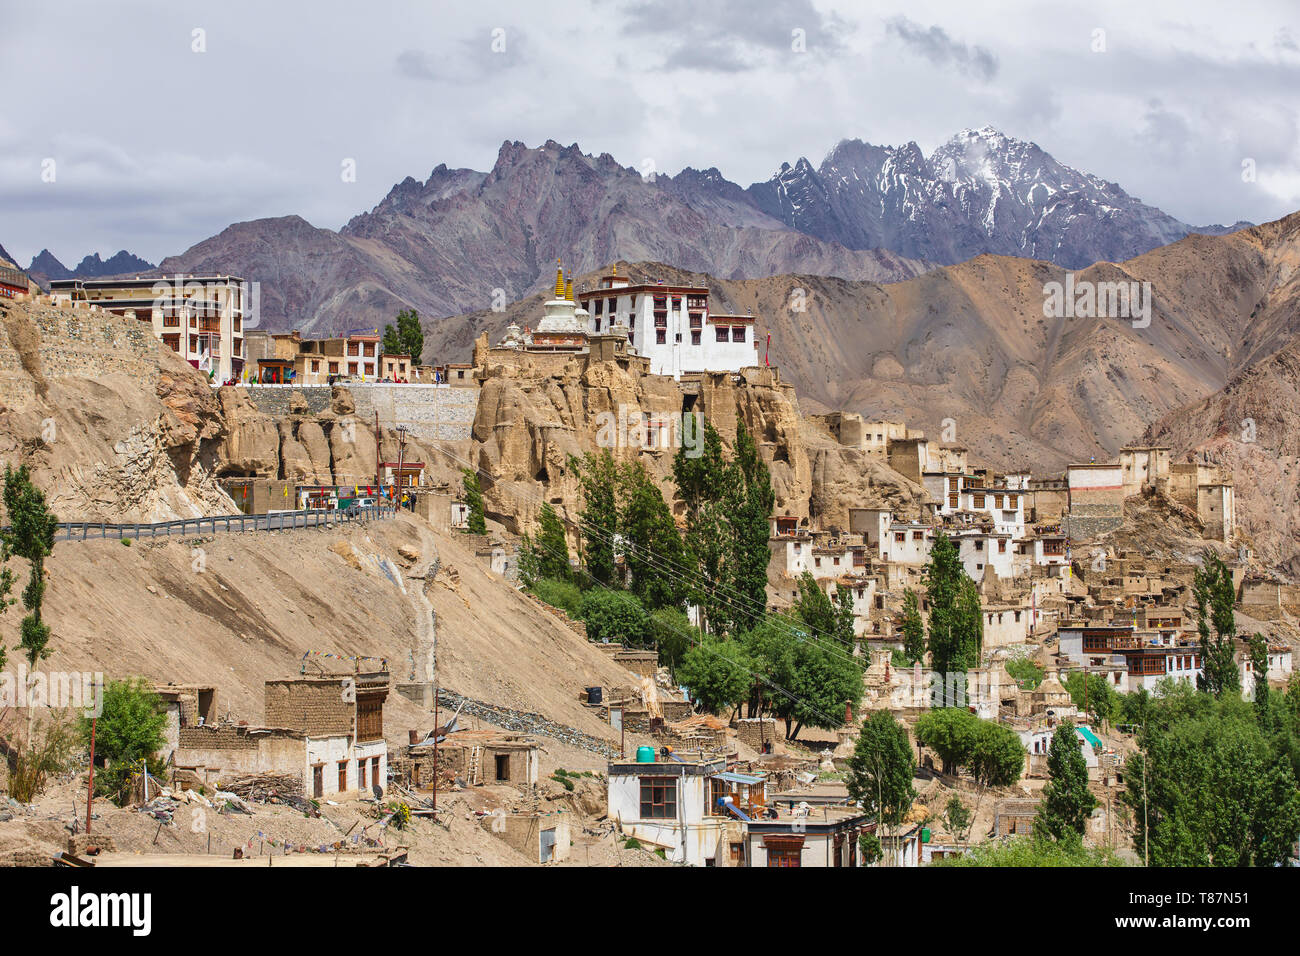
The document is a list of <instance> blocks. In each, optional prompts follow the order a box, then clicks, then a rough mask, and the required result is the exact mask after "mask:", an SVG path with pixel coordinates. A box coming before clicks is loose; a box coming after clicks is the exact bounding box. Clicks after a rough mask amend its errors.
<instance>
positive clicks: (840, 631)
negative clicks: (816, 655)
mask: <svg viewBox="0 0 1300 956" xmlns="http://www.w3.org/2000/svg"><path fill="white" fill-rule="evenodd" d="M833 600H834V603H835V630H834V631H833V632H832V634H833V636H834V638H835V643H836V644H838V645H839V646H840V647H841V648H843V649H844V651H845V652H846V653H849V654H852V653H853V650H854V648H855V647H856V646H857V638H856V637H854V634H853V589H852V588H850V587H844V586H842V585H839V584H837V585H835V597H834V599H833Z"/></svg>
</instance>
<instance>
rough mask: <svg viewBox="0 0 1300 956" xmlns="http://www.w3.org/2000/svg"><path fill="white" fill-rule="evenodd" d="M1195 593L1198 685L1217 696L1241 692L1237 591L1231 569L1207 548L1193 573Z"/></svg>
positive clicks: (1193, 589) (1193, 590) (1193, 595)
mask: <svg viewBox="0 0 1300 956" xmlns="http://www.w3.org/2000/svg"><path fill="white" fill-rule="evenodd" d="M1192 597H1193V598H1194V599H1195V601H1196V631H1197V633H1198V634H1199V635H1200V638H1201V660H1202V662H1203V667H1202V673H1201V676H1200V677H1198V678H1197V686H1198V687H1199V688H1200V689H1201V690H1204V691H1208V692H1209V693H1211V694H1213V695H1214V696H1215V697H1222V696H1223V695H1224V694H1225V693H1227V694H1240V693H1241V675H1240V673H1239V672H1238V671H1237V661H1236V653H1235V652H1236V646H1235V638H1236V635H1237V621H1236V616H1235V615H1234V614H1233V605H1234V604H1236V601H1237V595H1236V592H1235V590H1234V588H1233V586H1232V572H1230V571H1229V570H1228V567H1227V565H1225V564H1224V563H1223V559H1222V558H1220V557H1219V556H1218V555H1217V554H1215V553H1214V552H1213V551H1211V550H1209V549H1208V548H1207V549H1206V551H1205V552H1204V560H1203V562H1202V566H1201V567H1200V568H1197V570H1196V573H1195V574H1194V575H1193V577H1192Z"/></svg>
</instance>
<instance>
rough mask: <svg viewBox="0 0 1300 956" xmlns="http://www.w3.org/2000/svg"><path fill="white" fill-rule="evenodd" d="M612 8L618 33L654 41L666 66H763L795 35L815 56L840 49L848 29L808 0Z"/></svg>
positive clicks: (641, 3)
mask: <svg viewBox="0 0 1300 956" xmlns="http://www.w3.org/2000/svg"><path fill="white" fill-rule="evenodd" d="M615 7H616V13H617V15H618V17H619V18H620V22H621V32H622V33H623V35H625V36H628V37H638V38H642V39H646V40H649V41H653V42H654V43H655V44H656V45H657V46H658V48H659V52H660V53H662V55H663V60H662V66H663V67H664V68H665V69H694V70H702V71H706V72H716V73H739V72H744V71H747V70H758V69H767V68H770V67H771V66H772V65H774V64H779V63H780V62H781V59H782V58H783V57H787V56H788V55H789V54H790V53H792V52H793V48H794V45H795V40H796V36H798V37H800V38H801V41H802V43H803V44H804V48H805V51H806V54H807V55H811V56H813V57H819V56H827V55H831V54H835V53H839V52H842V51H843V49H844V37H845V36H846V35H847V34H848V32H850V27H849V25H848V24H847V23H846V22H845V21H844V20H843V19H841V18H840V17H838V16H836V15H835V14H833V13H832V14H822V13H820V12H819V11H818V10H817V9H816V8H815V7H814V6H813V4H812V3H811V0H776V2H773V3H765V4H763V5H761V6H759V5H756V4H754V3H752V2H749V0H717V2H708V3H700V2H698V0H627V2H623V3H617V4H616V5H615ZM795 31H801V33H799V34H796V32H795Z"/></svg>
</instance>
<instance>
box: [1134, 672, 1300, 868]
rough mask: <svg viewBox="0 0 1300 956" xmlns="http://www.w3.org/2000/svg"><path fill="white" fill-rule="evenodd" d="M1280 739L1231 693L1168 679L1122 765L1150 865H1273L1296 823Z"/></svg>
mask: <svg viewBox="0 0 1300 956" xmlns="http://www.w3.org/2000/svg"><path fill="white" fill-rule="evenodd" d="M1279 743H1280V741H1279V740H1278V739H1277V738H1273V737H1270V736H1269V735H1267V734H1265V733H1264V732H1262V731H1261V729H1260V728H1259V726H1258V725H1257V724H1256V722H1255V711H1254V708H1253V707H1252V705H1250V704H1248V703H1246V702H1245V701H1243V700H1241V698H1240V697H1239V696H1235V695H1231V694H1224V695H1223V696H1221V697H1217V698H1216V697H1214V696H1212V695H1211V694H1205V693H1197V692H1196V691H1193V690H1192V689H1191V688H1190V687H1187V686H1186V685H1182V684H1171V685H1169V686H1168V687H1167V688H1166V689H1165V690H1164V691H1163V693H1162V695H1161V696H1159V697H1157V698H1155V699H1154V700H1153V701H1152V705H1151V713H1150V715H1149V717H1148V719H1147V722H1146V724H1145V726H1144V727H1143V728H1142V730H1141V731H1140V732H1139V734H1138V746H1139V748H1140V751H1139V752H1138V753H1136V754H1133V755H1132V756H1131V757H1130V758H1129V759H1128V760H1127V761H1126V764H1125V773H1124V783H1125V793H1124V798H1123V799H1124V802H1125V804H1126V805H1127V806H1128V807H1129V809H1130V810H1131V811H1132V814H1133V818H1134V821H1135V824H1136V833H1135V836H1134V847H1135V848H1136V849H1137V850H1138V851H1139V852H1144V853H1145V854H1146V855H1147V856H1148V857H1149V860H1150V863H1151V864H1152V865H1153V866H1275V865H1278V864H1281V863H1284V862H1286V861H1287V860H1288V859H1290V858H1291V857H1292V856H1293V854H1292V845H1293V843H1294V841H1295V835H1296V833H1297V832H1300V792H1298V791H1297V787H1296V777H1295V774H1294V772H1293V770H1292V764H1291V762H1290V761H1289V760H1288V759H1286V757H1285V755H1284V754H1282V753H1281V752H1280V749H1279V746H1278V745H1279Z"/></svg>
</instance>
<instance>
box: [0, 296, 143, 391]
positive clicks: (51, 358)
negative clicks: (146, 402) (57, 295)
mask: <svg viewBox="0 0 1300 956" xmlns="http://www.w3.org/2000/svg"><path fill="white" fill-rule="evenodd" d="M29 314H30V315H32V316H33V317H34V318H35V324H36V330H37V333H38V334H39V338H40V341H39V347H38V348H37V350H36V352H37V356H38V357H39V361H40V372H41V375H42V376H43V377H44V378H45V379H46V380H47V381H49V380H51V379H59V378H73V377H76V378H90V379H94V378H99V377H101V376H104V375H110V374H114V373H116V374H121V375H127V376H129V377H131V378H133V379H135V380H136V381H138V382H140V383H142V385H144V386H146V387H147V388H148V389H149V390H150V391H152V390H154V389H155V388H156V387H157V385H158V349H159V347H160V343H159V341H158V339H157V338H156V337H155V336H154V334H153V328H152V327H151V326H150V325H149V323H148V322H141V321H140V320H139V319H128V318H122V317H121V316H117V315H113V314H112V313H111V312H104V311H101V310H100V309H98V308H91V307H88V306H84V305H83V306H81V307H79V308H74V307H72V306H71V305H68V304H65V305H62V306H55V305H52V304H48V305H47V304H44V303H39V302H33V303H30V307H29ZM15 332H16V327H15V326H14V325H12V324H11V322H8V321H6V322H0V404H4V405H7V406H9V407H11V408H25V407H26V406H27V404H28V403H29V402H30V401H31V400H32V399H33V398H34V397H35V386H34V383H33V379H32V376H31V374H30V370H29V369H24V367H23V353H24V352H25V351H28V350H27V347H26V346H27V343H24V342H22V341H16V340H15V338H14V333H15ZM29 358H30V356H29Z"/></svg>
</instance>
